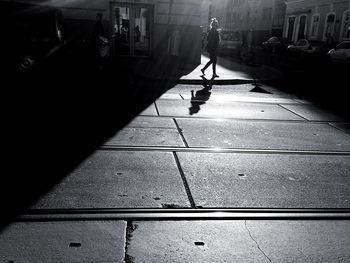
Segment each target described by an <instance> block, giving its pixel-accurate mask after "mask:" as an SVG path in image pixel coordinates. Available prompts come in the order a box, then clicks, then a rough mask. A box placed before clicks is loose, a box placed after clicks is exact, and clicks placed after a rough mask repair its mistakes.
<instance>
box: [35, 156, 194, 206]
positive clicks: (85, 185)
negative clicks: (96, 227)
mask: <svg viewBox="0 0 350 263" xmlns="http://www.w3.org/2000/svg"><path fill="white" fill-rule="evenodd" d="M48 176H49V174H48ZM163 206H167V207H189V201H188V199H187V195H186V192H185V188H184V186H183V183H182V180H181V176H180V174H179V171H178V169H177V166H176V163H175V160H174V157H173V155H172V153H163V152H131V151H126V152H119V151H97V152H96V153H94V154H93V155H92V156H90V157H89V158H88V159H86V160H85V161H84V162H83V163H82V164H81V165H80V166H79V167H78V168H77V169H76V170H75V171H73V172H72V173H71V174H70V175H68V176H67V177H66V178H64V179H63V180H62V181H61V182H60V183H59V184H58V185H57V186H56V187H55V188H54V189H52V190H51V191H50V192H49V193H48V194H46V195H45V196H43V197H42V198H41V199H40V200H39V201H38V202H37V203H36V204H35V205H34V206H33V207H32V208H159V207H163Z"/></svg>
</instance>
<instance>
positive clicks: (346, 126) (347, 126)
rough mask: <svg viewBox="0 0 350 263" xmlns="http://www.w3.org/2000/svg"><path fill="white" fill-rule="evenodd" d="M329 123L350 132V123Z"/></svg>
mask: <svg viewBox="0 0 350 263" xmlns="http://www.w3.org/2000/svg"><path fill="white" fill-rule="evenodd" d="M330 125H331V126H333V127H336V128H337V129H339V130H341V131H343V132H345V133H347V134H350V123H331V124H330Z"/></svg>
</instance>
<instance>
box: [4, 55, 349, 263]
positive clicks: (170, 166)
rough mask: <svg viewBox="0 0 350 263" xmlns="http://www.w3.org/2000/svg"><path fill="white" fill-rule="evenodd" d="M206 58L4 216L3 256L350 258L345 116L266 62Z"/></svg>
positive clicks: (247, 259)
mask: <svg viewBox="0 0 350 263" xmlns="http://www.w3.org/2000/svg"><path fill="white" fill-rule="evenodd" d="M207 59H208V58H206V57H203V60H202V65H203V64H204V63H206V60H207ZM202 65H200V66H198V67H197V68H196V69H195V70H194V71H193V72H191V73H190V74H188V75H186V76H184V77H183V78H182V79H181V80H179V82H178V84H177V85H175V86H174V87H172V88H171V89H169V90H167V91H166V92H164V94H163V95H162V96H161V97H159V98H158V99H156V100H155V101H154V102H153V103H152V104H151V105H149V107H147V108H146V109H144V110H143V111H142V112H141V113H140V114H139V115H138V116H137V117H136V118H134V119H133V120H131V121H130V122H129V123H128V125H127V126H125V127H124V128H122V129H120V130H119V131H118V132H117V133H116V134H114V135H113V136H112V137H111V138H109V139H108V140H106V141H105V142H104V143H103V144H102V145H100V147H99V148H98V149H97V150H96V151H95V152H94V153H92V154H91V155H90V156H89V157H87V158H86V159H85V160H84V161H83V162H82V163H81V164H80V165H79V166H78V167H76V168H75V169H74V170H73V171H72V172H71V173H70V174H69V175H68V176H67V177H65V178H62V180H60V181H59V182H58V183H57V184H56V185H55V187H54V188H52V189H51V191H49V192H48V193H47V194H45V195H43V196H41V197H40V198H39V199H38V200H37V201H36V202H35V203H34V204H33V205H32V206H31V207H30V209H29V210H27V211H26V212H25V213H24V214H23V215H22V216H21V217H20V218H19V219H18V220H17V222H14V223H13V224H11V225H10V226H8V227H7V228H6V229H5V230H4V231H3V232H2V233H1V234H0V261H1V262H17V261H19V262H21V261H27V262H28V261H29V262H99V261H106V262H135V263H136V262H181V263H182V262H200V263H201V262H208V263H209V262H210V263H211V262H287V261H293V262H347V261H349V259H350V252H349V251H350V250H349V249H348V248H349V247H350V232H349V231H350V201H349V200H350V177H349V171H350V124H349V123H348V122H347V121H346V120H344V119H342V118H341V117H339V116H338V115H336V114H333V113H331V112H328V111H326V110H325V109H322V108H320V107H319V106H317V105H315V104H313V103H311V102H310V101H305V100H303V99H301V98H300V97H298V96H297V95H294V94H287V93H285V92H283V91H282V90H279V89H278V88H276V87H273V86H270V85H268V84H264V83H260V81H263V80H269V81H271V80H278V79H279V78H280V76H279V74H278V72H276V71H275V70H273V69H271V68H269V67H263V66H262V67H248V66H244V65H240V64H237V63H235V62H231V63H228V61H226V60H223V59H220V61H219V63H218V71H217V73H218V75H219V76H220V78H219V79H215V81H214V82H211V83H210V81H209V80H208V81H209V84H208V81H203V79H202V78H201V77H200V75H201V72H200V71H199V69H200V68H201V66H202ZM207 72H208V75H209V76H210V74H209V73H210V72H211V70H210V69H208V71H207ZM227 83H230V84H229V85H227ZM110 120H111V121H113V119H112V118H110ZM47 174H48V175H50V171H47ZM283 209H286V210H287V213H286V212H284V213H281V210H283ZM208 211H209V213H210V215H206V216H203V213H204V212H208ZM228 212H230V214H227V213H228ZM227 215H229V216H227ZM224 219H225V220H224Z"/></svg>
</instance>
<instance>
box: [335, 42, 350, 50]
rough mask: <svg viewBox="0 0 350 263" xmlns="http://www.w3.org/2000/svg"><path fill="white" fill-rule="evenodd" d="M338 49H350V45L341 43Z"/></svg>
mask: <svg viewBox="0 0 350 263" xmlns="http://www.w3.org/2000/svg"><path fill="white" fill-rule="evenodd" d="M337 48H339V49H350V43H340V44H339V45H338V46H337Z"/></svg>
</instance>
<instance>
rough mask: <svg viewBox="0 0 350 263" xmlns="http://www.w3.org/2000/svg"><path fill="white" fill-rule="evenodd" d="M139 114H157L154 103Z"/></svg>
mask: <svg viewBox="0 0 350 263" xmlns="http://www.w3.org/2000/svg"><path fill="white" fill-rule="evenodd" d="M140 115H150V116H158V113H157V109H156V106H155V105H154V103H152V104H151V105H150V106H149V107H148V108H146V109H145V110H144V111H142V112H141V113H140Z"/></svg>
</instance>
